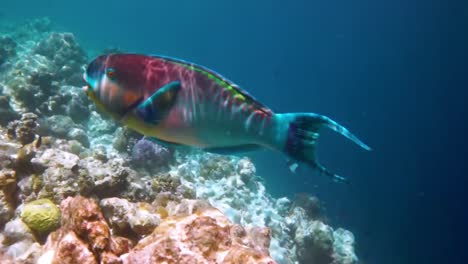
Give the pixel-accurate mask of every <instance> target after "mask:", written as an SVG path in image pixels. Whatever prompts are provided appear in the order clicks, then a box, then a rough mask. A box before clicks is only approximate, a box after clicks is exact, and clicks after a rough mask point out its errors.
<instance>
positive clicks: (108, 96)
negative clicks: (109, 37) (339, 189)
mask: <svg viewBox="0 0 468 264" xmlns="http://www.w3.org/2000/svg"><path fill="white" fill-rule="evenodd" d="M84 80H85V81H86V83H87V86H86V87H85V88H84V90H85V92H86V94H87V95H88V96H89V97H90V98H91V100H93V101H94V102H95V104H96V105H97V106H98V108H100V109H101V110H103V111H104V112H107V113H109V114H110V115H111V116H112V117H113V118H114V119H116V120H118V121H120V122H121V123H122V124H124V125H126V126H128V127H130V128H131V129H134V130H136V131H138V132H139V133H141V134H143V135H145V136H146V137H150V138H153V139H154V140H156V141H158V142H160V143H162V144H165V145H184V146H193V147H198V148H201V149H203V150H205V151H207V152H212V153H219V154H234V153H239V152H246V151H252V150H258V149H261V148H269V149H273V150H277V151H280V152H283V153H285V154H286V155H287V156H288V157H289V158H290V159H291V160H293V161H294V162H299V163H305V164H307V165H309V166H311V167H312V168H315V169H317V170H318V171H319V172H321V173H323V174H325V175H327V176H330V177H332V178H333V179H334V180H336V181H340V182H346V181H347V180H346V179H345V178H344V177H341V176H338V175H336V174H333V173H331V172H329V171H328V170H327V169H326V168H324V167H323V166H322V165H320V163H318V161H317V159H316V155H315V148H316V142H317V139H318V137H319V129H320V128H321V127H328V128H330V129H332V130H334V131H336V132H338V133H340V134H341V135H343V136H345V137H347V138H348V139H350V140H352V141H353V142H355V143H356V144H358V145H359V146H361V147H362V148H364V149H366V150H370V148H369V147H368V146H367V145H366V144H364V143H363V142H361V141H360V140H359V139H358V138H357V137H355V136H354V135H353V134H351V133H350V132H349V131H348V130H347V129H346V128H344V127H343V126H341V125H339V124H338V123H336V122H335V121H333V120H331V119H330V118H328V117H326V116H323V115H318V114H314V113H286V114H275V113H273V112H272V111H271V110H270V109H269V108H268V107H266V106H265V105H263V104H262V103H260V102H259V101H257V100H256V99H255V98H254V97H252V96H251V95H250V94H248V93H247V92H246V91H244V90H242V89H241V88H239V86H237V85H236V84H234V83H233V82H231V81H229V80H227V79H226V78H224V77H223V76H221V75H220V74H218V73H216V72H214V71H212V70H210V69H208V68H205V67H203V66H200V65H197V64H194V63H190V62H187V61H184V60H180V59H174V58H169V57H164V56H145V55H139V54H109V55H103V56H100V57H97V58H96V59H95V60H93V61H92V62H91V63H90V64H89V65H88V67H87V69H86V72H85V73H84Z"/></svg>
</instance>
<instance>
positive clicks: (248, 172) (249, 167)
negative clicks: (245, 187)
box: [236, 158, 257, 183]
mask: <svg viewBox="0 0 468 264" xmlns="http://www.w3.org/2000/svg"><path fill="white" fill-rule="evenodd" d="M236 170H237V173H238V174H239V175H240V176H241V179H242V181H244V182H245V183H248V182H249V181H250V180H251V179H252V178H254V177H255V173H256V172H257V170H256V169H255V165H254V164H253V163H252V161H251V160H250V159H248V158H242V159H240V160H239V161H238V162H237V164H236Z"/></svg>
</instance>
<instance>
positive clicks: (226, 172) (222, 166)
mask: <svg viewBox="0 0 468 264" xmlns="http://www.w3.org/2000/svg"><path fill="white" fill-rule="evenodd" d="M201 165H202V166H201V169H200V176H201V177H203V178H207V179H220V178H224V177H229V176H230V175H233V174H235V169H234V168H235V167H234V164H233V163H232V162H231V160H230V158H229V157H227V156H220V155H209V156H206V157H204V160H203V161H202V163H201Z"/></svg>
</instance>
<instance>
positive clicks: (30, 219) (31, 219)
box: [21, 199, 60, 234]
mask: <svg viewBox="0 0 468 264" xmlns="http://www.w3.org/2000/svg"><path fill="white" fill-rule="evenodd" d="M21 220H23V222H24V223H25V224H26V225H27V226H28V227H29V228H31V229H32V230H33V231H36V232H38V233H41V234H44V233H48V232H50V231H53V230H54V229H56V228H58V227H59V225H60V210H59V208H58V207H57V206H56V205H55V204H54V203H53V202H52V201H51V200H49V199H39V200H36V201H33V202H30V203H27V204H26V205H25V206H24V208H23V210H22V212H21Z"/></svg>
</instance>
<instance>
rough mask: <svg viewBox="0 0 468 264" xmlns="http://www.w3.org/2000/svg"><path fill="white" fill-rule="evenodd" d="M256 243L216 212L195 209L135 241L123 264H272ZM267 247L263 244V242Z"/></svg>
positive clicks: (260, 233)
mask: <svg viewBox="0 0 468 264" xmlns="http://www.w3.org/2000/svg"><path fill="white" fill-rule="evenodd" d="M256 235H259V236H260V235H261V236H263V237H262V238H261V239H258V240H259V241H263V242H262V243H259V244H257V243H256V241H253V240H252V239H251V236H249V235H248V233H247V231H246V230H245V229H244V228H242V227H241V226H239V225H233V224H231V223H230V222H229V220H228V219H227V218H226V217H225V216H224V215H223V214H222V213H221V212H220V211H219V210H217V209H214V208H211V207H209V208H199V209H197V210H196V211H194V212H193V214H188V215H186V216H178V217H167V218H165V219H164V220H163V221H162V222H161V224H160V225H159V226H158V227H157V228H156V229H155V230H154V232H153V233H152V234H151V235H150V236H148V237H146V238H144V239H142V240H140V241H139V243H138V244H137V245H136V246H135V248H133V249H132V250H131V251H130V253H129V254H127V255H124V256H122V259H123V263H128V264H130V263H139V264H144V263H148V264H149V263H246V264H247V263H270V264H273V263H276V262H275V261H274V260H273V259H272V258H271V257H270V256H269V254H268V248H266V247H265V243H266V242H265V241H268V240H269V232H258V233H256ZM266 244H267V243H266Z"/></svg>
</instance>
